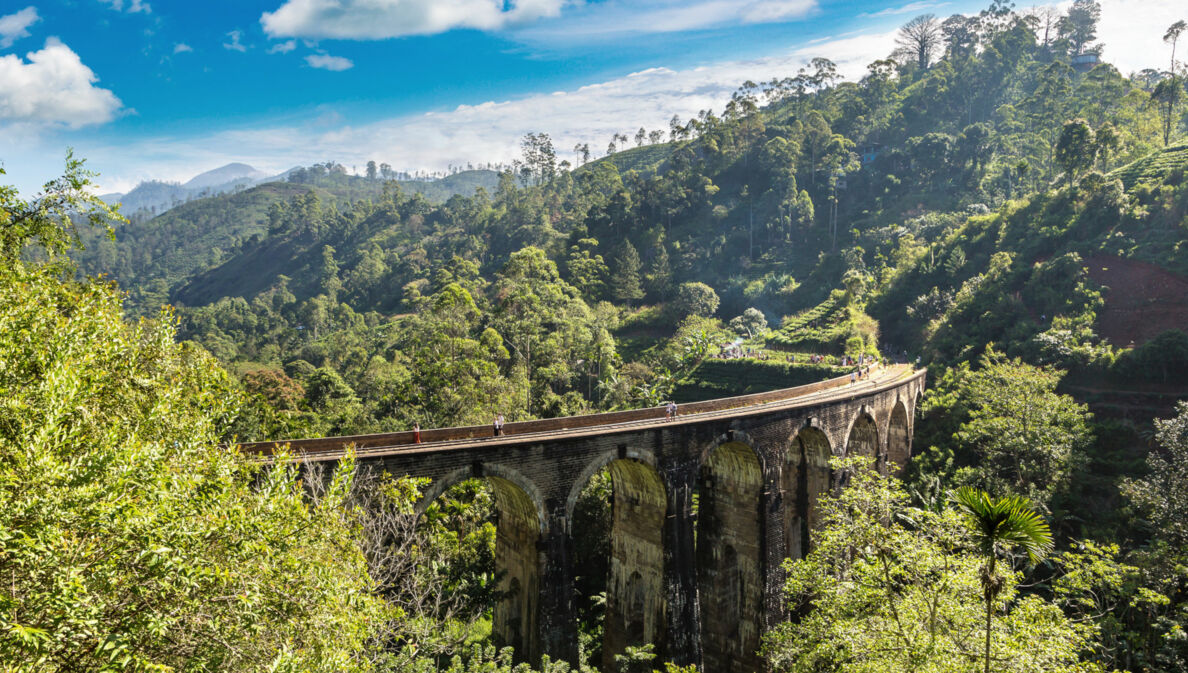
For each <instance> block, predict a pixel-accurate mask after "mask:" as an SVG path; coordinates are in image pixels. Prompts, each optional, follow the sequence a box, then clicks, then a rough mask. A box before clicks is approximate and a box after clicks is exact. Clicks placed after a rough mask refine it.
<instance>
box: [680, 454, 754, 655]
mask: <svg viewBox="0 0 1188 673" xmlns="http://www.w3.org/2000/svg"><path fill="white" fill-rule="evenodd" d="M697 494H698V502H697V535H696V558H697V582H698V588H699V591H698V599H699V601H700V613H701V648H702V659H703V662H704V666H705V670H707V671H723V672H725V673H731V672H734V671H738V672H740V673H742V672H744V671H745V672H748V673H749V672H750V671H757V670H763V661H762V659H760V658H759V657H758V655H757V654H756V652H757V651H758V650H759V646H760V635H761V633H762V625H763V581H764V577H763V560H764V558H763V543H762V541H763V539H764V534H763V527H764V517H763V466H762V464H761V463H760V460H759V456H758V454H757V453H756V452H755V450H754V449H753V448H751V447H750V446H747V445H746V444H742V443H739V442H729V443H726V444H721V445H719V446H717V447H715V448H714V449H713V450H712V451H711V452H710V454H709V456H708V457H707V459H706V460H704V461H703V462H702V465H701V472H700V475H699V479H698V488H697Z"/></svg>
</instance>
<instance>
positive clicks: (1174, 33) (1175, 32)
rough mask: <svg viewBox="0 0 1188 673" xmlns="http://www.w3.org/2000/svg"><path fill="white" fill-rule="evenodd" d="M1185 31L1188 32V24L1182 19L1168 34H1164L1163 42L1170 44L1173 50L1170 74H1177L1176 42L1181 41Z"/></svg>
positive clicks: (1173, 25) (1172, 26)
mask: <svg viewBox="0 0 1188 673" xmlns="http://www.w3.org/2000/svg"><path fill="white" fill-rule="evenodd" d="M1185 30H1188V23H1185V22H1184V21H1183V20H1182V19H1181V20H1180V21H1177V22H1175V23H1173V24H1172V25H1171V26H1169V27H1168V29H1167V32H1166V33H1164V34H1163V41H1164V42H1167V43H1169V44H1170V45H1171V48H1172V51H1171V67H1169V68H1168V72H1170V73H1175V72H1176V42H1179V41H1180V35H1182V34H1183V33H1184V31H1185Z"/></svg>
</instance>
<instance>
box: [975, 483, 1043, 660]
mask: <svg viewBox="0 0 1188 673" xmlns="http://www.w3.org/2000/svg"><path fill="white" fill-rule="evenodd" d="M953 500H954V502H955V503H956V504H957V507H958V509H959V510H960V511H961V513H962V514H963V515H964V518H965V521H966V524H967V525H968V526H969V529H970V532H971V533H972V534H973V538H974V542H975V544H977V546H978V549H979V551H981V553H982V556H983V557H984V558H985V565H984V566H983V568H982V575H981V578H980V579H981V581H982V596H983V598H984V599H985V601H986V627H985V628H986V641H985V643H986V645H985V651H984V653H985V662H986V666H985V673H990V639H991V632H992V630H993V627H994V621H993V617H994V601H995V599H997V598H998V594H999V592H1000V591H1001V590H1002V586H1003V581H1002V578H1000V577H999V576H998V565H997V564H998V558H999V556H1002V555H1004V554H1007V553H1010V552H1011V551H1013V550H1014V549H1022V550H1023V552H1024V553H1026V554H1027V559H1028V561H1030V562H1031V563H1032V564H1035V563H1038V562H1039V561H1040V560H1042V559H1043V558H1044V557H1045V556H1047V555H1048V553H1049V552H1051V551H1052V533H1051V531H1049V530H1048V524H1047V522H1045V521H1044V520H1043V519H1042V518H1041V517H1040V515H1039V514H1036V513H1035V511H1034V510H1033V509H1032V508H1031V503H1030V501H1028V500H1027V499H1026V498H1022V497H1018V496H1011V497H1005V498H991V497H990V495H989V494H987V493H986V492H985V491H980V490H978V489H976V488H973V487H971V486H963V487H961V488H959V489H957V491H956V493H954V495H953Z"/></svg>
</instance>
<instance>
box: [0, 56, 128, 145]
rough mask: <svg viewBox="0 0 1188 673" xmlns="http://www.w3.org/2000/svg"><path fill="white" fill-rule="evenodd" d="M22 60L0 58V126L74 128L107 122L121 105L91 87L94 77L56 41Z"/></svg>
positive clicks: (113, 95) (108, 93) (108, 95)
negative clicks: (9, 124) (57, 126)
mask: <svg viewBox="0 0 1188 673" xmlns="http://www.w3.org/2000/svg"><path fill="white" fill-rule="evenodd" d="M27 58H28V59H29V60H28V61H25V60H23V59H21V58H20V57H18V56H16V55H15V54H8V55H6V56H0V122H8V123H14V124H32V125H34V126H42V125H65V126H69V127H71V128H78V127H80V126H86V125H90V124H102V123H105V122H108V121H111V120H112V119H114V118H115V116H116V113H118V112H119V111H120V110H121V108H122V107H123V103H121V102H120V99H119V98H116V96H115V94H114V93H112V92H111V91H109V90H107V89H101V88H99V87H97V86H95V82H97V81H98V79H99V78H98V77H96V76H95V73H94V72H92V71H91V69H90V68H88V67H87V66H85V65H83V62H82V60H81V59H80V58H79V57H78V54H76V53H74V51H73V50H72V49H70V47H67V46H66V45H65V44H62V42H61V41H59V40H58V39H57V38H53V37H51V38H49V39H48V40H46V41H45V47H43V48H42V49H41V50H39V51H34V52H30V53H29V54H28V56H27ZM0 126H3V124H0Z"/></svg>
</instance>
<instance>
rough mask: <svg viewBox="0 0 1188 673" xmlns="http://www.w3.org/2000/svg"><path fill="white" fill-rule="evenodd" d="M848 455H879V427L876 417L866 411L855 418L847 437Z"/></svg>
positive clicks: (875, 456)
mask: <svg viewBox="0 0 1188 673" xmlns="http://www.w3.org/2000/svg"><path fill="white" fill-rule="evenodd" d="M846 456H865V457H867V458H872V459H873V458H878V457H879V429H878V426H877V425H876V424H875V420H874V418H872V417H871V415H870V414H869V413H867V412H865V411H863V412H862V413H860V414H859V415H858V418H856V419H854V424H853V425H851V426H850V434H849V437H848V438H847V439H846Z"/></svg>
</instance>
